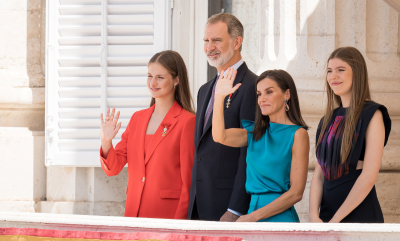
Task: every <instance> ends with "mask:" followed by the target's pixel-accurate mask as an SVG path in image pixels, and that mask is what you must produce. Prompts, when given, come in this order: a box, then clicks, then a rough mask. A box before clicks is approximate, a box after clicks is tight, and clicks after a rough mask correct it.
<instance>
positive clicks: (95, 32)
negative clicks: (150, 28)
mask: <svg viewBox="0 0 400 241" xmlns="http://www.w3.org/2000/svg"><path fill="white" fill-rule="evenodd" d="M138 31H139V30H138ZM58 32H60V36H61V37H76V36H101V26H97V25H95V26H84V27H59V28H58Z"/></svg>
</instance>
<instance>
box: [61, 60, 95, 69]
mask: <svg viewBox="0 0 400 241" xmlns="http://www.w3.org/2000/svg"><path fill="white" fill-rule="evenodd" d="M58 63H59V64H60V67H99V66H100V59H99V58H76V59H59V60H58Z"/></svg>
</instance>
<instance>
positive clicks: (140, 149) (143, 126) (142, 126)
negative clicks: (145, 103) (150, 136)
mask: <svg viewBox="0 0 400 241" xmlns="http://www.w3.org/2000/svg"><path fill="white" fill-rule="evenodd" d="M154 107H155V105H153V106H151V107H150V108H149V109H147V110H146V111H144V112H143V114H142V115H141V116H138V121H137V122H136V123H137V125H136V131H137V133H138V135H137V138H138V139H137V140H135V141H137V145H135V146H136V148H137V153H138V157H139V160H140V161H142V162H144V136H145V135H146V130H147V124H149V121H150V117H151V115H152V114H153V111H154Z"/></svg>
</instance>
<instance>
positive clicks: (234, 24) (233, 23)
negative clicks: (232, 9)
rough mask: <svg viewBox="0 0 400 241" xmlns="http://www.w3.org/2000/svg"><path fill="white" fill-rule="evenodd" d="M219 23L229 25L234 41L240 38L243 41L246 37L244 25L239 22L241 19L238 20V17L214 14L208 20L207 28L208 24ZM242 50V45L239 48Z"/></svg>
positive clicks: (227, 14) (229, 31)
mask: <svg viewBox="0 0 400 241" xmlns="http://www.w3.org/2000/svg"><path fill="white" fill-rule="evenodd" d="M218 22H223V23H226V25H228V34H229V35H230V36H231V39H234V38H236V37H238V36H240V37H242V39H243V37H244V36H243V35H244V30H243V25H242V23H241V22H240V21H239V19H237V17H235V16H234V15H232V14H229V13H218V14H214V15H212V16H211V17H210V18H209V19H208V20H207V23H206V26H207V25H208V24H215V23H218ZM241 50H242V45H240V48H239V51H241Z"/></svg>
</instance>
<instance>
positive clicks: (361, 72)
mask: <svg viewBox="0 0 400 241" xmlns="http://www.w3.org/2000/svg"><path fill="white" fill-rule="evenodd" d="M334 58H338V59H340V60H342V61H344V62H346V63H347V64H348V65H350V67H351V69H352V71H353V78H352V81H353V82H352V86H351V101H350V106H349V108H347V109H346V119H345V120H346V121H345V124H344V131H343V137H342V146H341V149H340V156H341V158H342V159H341V160H342V161H341V162H342V164H343V163H345V162H346V161H347V158H348V157H349V154H350V151H351V147H352V145H353V138H354V132H355V129H356V125H357V122H358V118H359V117H360V114H361V111H362V109H363V107H364V103H365V100H371V94H370V91H369V83H368V71H367V64H366V63H365V60H364V57H363V56H362V54H361V53H360V51H358V50H357V49H356V48H353V47H342V48H338V49H336V50H335V51H333V52H332V54H331V55H330V56H329V58H328V61H327V66H328V63H329V61H330V60H331V59H334ZM325 89H326V94H327V97H328V98H327V99H328V103H327V105H326V109H325V117H324V121H323V123H322V127H321V132H320V133H321V134H320V135H319V138H318V141H317V143H316V147H318V145H319V142H320V141H321V138H322V136H323V134H322V133H325V130H326V128H327V127H328V124H329V122H330V120H331V118H332V114H333V111H334V109H335V107H337V106H342V101H341V99H340V96H338V95H335V93H334V92H333V90H332V89H331V87H330V86H329V84H328V81H327V78H326V77H325Z"/></svg>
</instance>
